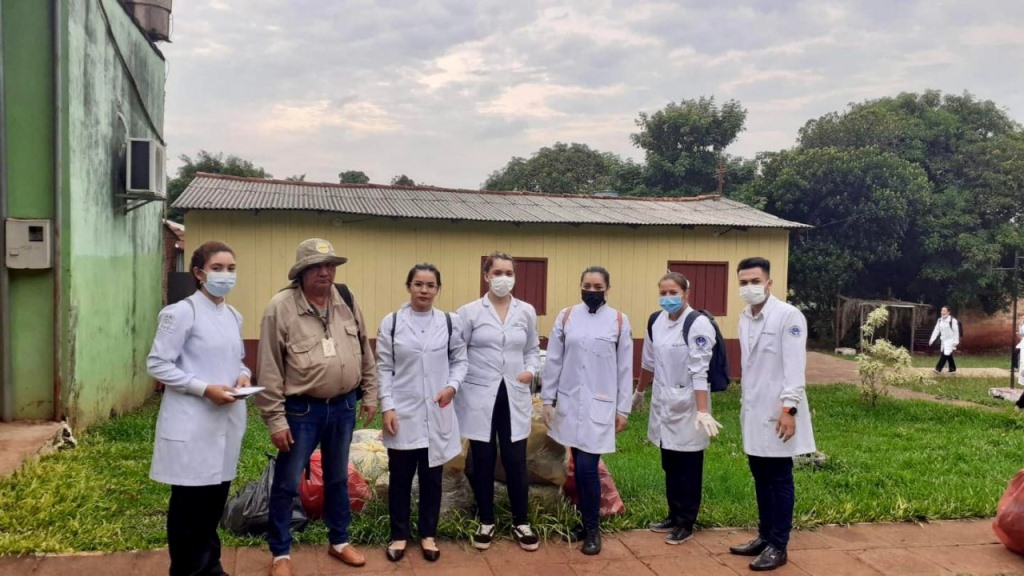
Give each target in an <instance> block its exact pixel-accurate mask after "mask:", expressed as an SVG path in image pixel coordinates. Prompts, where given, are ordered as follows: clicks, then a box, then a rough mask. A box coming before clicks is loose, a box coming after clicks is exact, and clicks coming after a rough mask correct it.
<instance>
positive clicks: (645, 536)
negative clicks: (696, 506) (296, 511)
mask: <svg viewBox="0 0 1024 576" xmlns="http://www.w3.org/2000/svg"><path fill="white" fill-rule="evenodd" d="M991 526H992V523H991V521H989V520H977V521H956V522H932V523H929V524H911V523H900V524H858V525H854V526H849V527H836V526H826V527H823V528H820V529H818V530H814V531H801V532H796V533H794V534H793V537H792V540H791V542H790V554H789V564H788V565H786V566H785V567H783V568H782V569H780V570H778V571H776V572H775V573H774V574H778V575H779V576H786V575H793V576H861V575H864V576H909V575H916V574H928V575H932V574H935V575H949V576H954V575H957V576H959V575H968V574H973V575H979V576H981V575H991V576H996V575H1000V576H1010V575H1015V574H1016V575H1021V576H1024V557H1021V556H1018V555H1016V554H1014V553H1012V552H1009V551H1007V550H1006V549H1005V548H1003V546H1002V545H1001V544H999V543H998V541H997V540H996V538H995V536H994V535H993V534H992V528H991ZM750 537H752V533H751V532H750V531H749V530H738V529H723V530H702V531H700V532H698V533H697V534H696V535H695V537H694V539H693V540H691V541H689V542H686V543H684V544H682V545H679V546H668V545H666V544H665V543H664V542H663V541H664V535H663V534H654V533H651V532H646V531H643V532H641V531H637V532H626V533H623V534H617V535H612V536H607V537H606V538H605V539H604V551H603V552H602V553H601V555H599V556H584V555H583V554H581V553H580V552H579V550H578V545H569V544H566V543H564V542H561V541H553V542H547V543H544V544H542V545H541V549H540V550H538V551H537V552H533V553H529V552H523V551H521V550H519V549H518V548H516V547H515V546H514V545H513V544H512V543H511V542H508V541H501V542H498V543H496V544H495V545H494V546H492V547H491V549H490V550H488V551H486V552H479V551H477V550H474V549H473V548H472V547H471V546H470V545H469V544H468V543H462V542H458V543H456V542H442V543H441V560H440V561H438V562H437V563H430V562H427V561H425V560H423V558H422V556H421V555H420V554H419V548H418V547H415V546H411V547H410V548H409V551H408V552H407V553H406V558H404V559H403V560H402V561H401V562H398V563H391V562H388V561H387V559H386V558H385V557H384V551H383V550H382V549H380V548H369V547H363V548H362V551H363V553H364V554H366V561H367V562H366V566H365V567H363V568H350V567H348V566H345V565H343V564H341V563H340V562H338V561H337V560H334V559H333V558H331V557H329V556H327V553H326V550H327V548H326V546H325V545H321V546H300V547H298V548H296V549H295V550H294V551H293V553H292V559H293V566H294V569H295V574H296V576H325V575H336V576H343V575H359V576H384V575H391V576H442V575H443V576H518V575H525V576H563V575H564V576H582V575H591V574H614V575H616V576H670V575H671V576H675V575H678V574H700V575H702V576H736V575H737V574H750V573H751V572H750V571H749V570H748V569H747V564H748V563H749V562H750V558H743V557H739V556H732V555H731V554H729V545H731V544H735V543H739V542H743V541H745V540H746V539H748V538H750ZM222 562H223V564H224V567H225V569H226V570H227V571H228V572H229V573H231V574H232V576H264V575H265V574H267V568H268V564H269V562H270V554H269V553H268V552H267V550H266V549H265V548H240V549H226V550H225V551H224V554H223V557H222ZM167 567H168V566H167V552H166V551H165V550H154V551H148V552H137V553H130V552H121V553H115V554H74V555H67V556H39V557H2V556H0V576H8V575H10V576H58V575H60V576H63V575H66V574H70V575H79V574H81V575H84V576H108V575H109V576H118V575H121V574H132V575H138V576H157V575H159V576H164V575H165V574H167Z"/></svg>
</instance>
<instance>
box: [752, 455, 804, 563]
mask: <svg viewBox="0 0 1024 576" xmlns="http://www.w3.org/2000/svg"><path fill="white" fill-rule="evenodd" d="M747 461H748V462H749V463H750V472H751V473H752V474H753V475H754V492H755V493H756V494H757V535H758V536H760V537H761V539H762V540H764V541H765V542H767V543H769V544H771V545H772V546H775V547H776V548H778V549H779V550H783V551H785V550H786V546H788V545H789V533H790V531H791V530H792V529H793V505H794V504H795V501H796V489H795V487H794V485H793V459H792V458H763V457H760V456H751V455H749V454H748V455H747Z"/></svg>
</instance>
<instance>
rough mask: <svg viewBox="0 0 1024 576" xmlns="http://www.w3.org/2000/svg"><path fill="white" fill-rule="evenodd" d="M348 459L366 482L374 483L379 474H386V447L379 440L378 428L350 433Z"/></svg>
mask: <svg viewBox="0 0 1024 576" xmlns="http://www.w3.org/2000/svg"><path fill="white" fill-rule="evenodd" d="M348 461H349V462H350V463H352V465H353V466H355V469H356V470H357V471H359V474H361V475H362V477H363V478H365V479H366V481H367V482H370V483H375V482H376V481H377V479H378V478H380V477H381V476H387V473H388V449H387V448H385V447H384V442H383V441H382V440H381V432H380V430H356V431H355V433H354V434H352V446H351V447H350V448H349V452H348Z"/></svg>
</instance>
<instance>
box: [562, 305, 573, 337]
mask: <svg viewBox="0 0 1024 576" xmlns="http://www.w3.org/2000/svg"><path fill="white" fill-rule="evenodd" d="M569 314H572V306H569V307H568V308H562V344H565V325H566V324H568V323H569Z"/></svg>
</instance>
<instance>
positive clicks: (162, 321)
mask: <svg viewBox="0 0 1024 576" xmlns="http://www.w3.org/2000/svg"><path fill="white" fill-rule="evenodd" d="M191 271H192V275H193V276H195V280H196V285H197V287H198V290H196V292H195V293H194V294H192V295H191V296H189V297H188V298H186V299H185V300H182V301H181V302H176V303H174V304H171V305H170V306H167V307H166V308H164V309H163V310H161V311H160V318H159V322H158V326H157V330H156V337H155V338H154V339H153V348H152V349H151V350H150V352H149V357H148V358H147V359H146V368H147V369H148V371H149V375H150V376H152V377H153V378H155V379H156V380H158V381H159V382H162V383H163V384H164V393H163V397H162V398H161V400H160V414H159V416H157V421H156V442H155V445H154V447H153V464H152V466H151V467H150V471H149V477H150V478H152V479H153V480H156V481H157V482H162V483H164V484H170V485H171V500H170V504H169V506H168V510H167V549H168V552H169V553H170V556H171V569H170V574H171V576H177V575H186V574H188V575H191V574H224V569H223V567H222V566H221V563H220V538H219V537H218V536H217V522H218V521H219V520H220V516H221V513H222V511H223V510H224V504H225V503H226V502H227V498H228V489H229V488H230V486H231V481H232V480H233V479H234V478H235V472H236V470H237V468H238V456H239V453H240V452H241V449H242V436H243V435H244V434H245V402H240V401H237V400H236V399H235V397H234V396H233V395H232V392H233V390H234V389H235V388H244V387H247V386H249V379H250V377H251V373H250V372H249V369H248V368H246V367H245V365H244V364H243V363H242V358H243V357H244V355H245V352H244V348H243V346H242V333H241V330H242V315H241V314H239V313H238V311H237V310H235V309H234V308H232V307H231V306H229V305H228V304H226V303H225V302H224V297H225V296H227V295H228V293H229V292H231V289H232V288H233V287H234V285H235V254H234V252H232V250H231V248H229V247H228V246H227V245H226V244H222V243H220V242H206V243H205V244H203V245H202V246H200V247H199V248H197V249H196V251H195V252H194V253H193V254H192V262H191Z"/></svg>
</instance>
